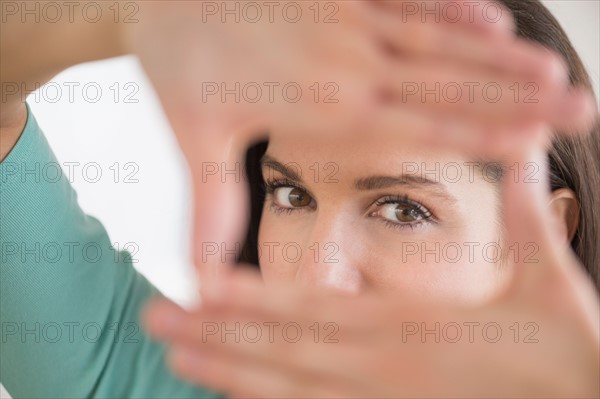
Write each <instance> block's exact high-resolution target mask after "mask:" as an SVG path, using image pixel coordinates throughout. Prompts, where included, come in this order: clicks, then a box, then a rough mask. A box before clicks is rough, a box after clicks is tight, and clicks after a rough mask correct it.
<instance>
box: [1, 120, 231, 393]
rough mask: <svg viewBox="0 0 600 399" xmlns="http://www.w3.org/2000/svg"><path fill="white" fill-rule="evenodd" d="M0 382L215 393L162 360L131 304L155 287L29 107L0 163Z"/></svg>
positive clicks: (13, 387)
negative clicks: (87, 204) (112, 235)
mask: <svg viewBox="0 0 600 399" xmlns="http://www.w3.org/2000/svg"><path fill="white" fill-rule="evenodd" d="M0 245H1V253H0V256H1V259H0V262H1V268H0V282H1V290H0V322H1V340H0V359H1V360H0V373H1V374H0V382H1V383H2V384H3V385H4V386H5V387H6V389H7V390H8V392H9V393H10V394H11V395H12V396H13V397H14V398H20V397H27V398H37V397H44V398H48V397H56V398H58V397H60V398H84V397H85V398H88V397H97V398H199V397H202V398H216V397H219V395H217V394H215V393H212V392H209V391H206V390H202V389H199V388H195V387H193V386H191V385H188V384H186V383H184V382H182V381H180V380H178V379H177V378H176V377H175V376H173V375H172V374H171V373H170V371H169V370H168V369H167V367H166V364H165V350H164V347H163V346H161V345H160V344H158V343H156V342H154V341H151V340H150V338H149V337H148V336H147V335H146V334H145V333H144V331H142V329H141V326H140V321H139V314H140V310H141V308H142V306H143V305H144V304H145V303H146V302H147V300H148V299H149V298H150V297H152V296H155V295H160V294H159V293H158V292H157V290H156V289H155V288H154V287H152V285H151V284H150V283H149V282H148V281H147V280H146V279H145V278H144V277H143V276H141V275H140V274H138V273H137V272H136V270H135V269H134V268H133V267H132V265H131V257H130V256H129V254H128V253H127V252H116V251H115V250H114V249H113V248H112V247H111V241H110V239H109V237H108V235H107V233H106V230H105V229H104V228H103V226H102V224H101V223H100V222H99V221H98V220H97V219H95V218H93V217H90V216H88V215H86V214H85V213H84V212H83V211H82V210H81V208H80V207H79V204H78V203H77V194H76V193H75V191H74V190H73V188H72V187H71V185H70V183H69V182H68V180H67V177H66V176H65V175H64V173H62V172H61V171H60V166H59V164H58V162H57V160H56V158H55V156H54V154H53V152H52V150H51V149H50V147H49V145H48V142H47V140H46V138H45V137H44V135H43V133H42V131H41V129H40V128H39V126H38V124H37V122H36V120H35V118H34V117H33V115H32V114H31V112H30V111H29V109H28V118H27V124H26V126H25V130H24V131H23V133H22V135H21V137H20V139H19V141H18V143H17V144H16V145H15V147H14V148H13V150H12V151H11V153H10V154H9V155H8V156H7V157H6V159H5V160H4V161H3V162H2V164H0Z"/></svg>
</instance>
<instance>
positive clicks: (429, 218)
mask: <svg viewBox="0 0 600 399" xmlns="http://www.w3.org/2000/svg"><path fill="white" fill-rule="evenodd" d="M374 204H375V205H376V206H377V207H382V206H384V205H389V204H395V205H406V206H408V207H411V208H413V209H415V210H416V211H417V212H418V213H419V215H420V216H421V220H418V221H416V222H412V223H396V222H392V221H389V220H387V219H383V218H379V219H380V220H381V221H382V222H383V223H384V224H385V225H386V227H389V228H391V229H397V230H403V229H407V228H410V229H411V230H414V229H415V227H419V226H420V225H422V224H424V223H434V222H436V218H435V216H434V215H433V213H432V212H431V211H430V210H429V209H427V208H426V207H425V206H423V205H422V204H420V203H419V202H416V201H413V200H411V199H410V198H409V197H408V195H388V196H385V197H383V198H381V199H379V200H377V201H375V203H374Z"/></svg>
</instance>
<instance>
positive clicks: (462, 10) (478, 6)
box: [370, 0, 515, 36]
mask: <svg viewBox="0 0 600 399" xmlns="http://www.w3.org/2000/svg"><path fill="white" fill-rule="evenodd" d="M370 3H371V4H372V5H374V6H376V7H379V8H381V9H383V10H385V11H386V12H388V13H389V12H390V11H391V12H394V13H396V14H397V15H399V16H401V17H402V18H401V22H402V23H407V22H408V21H409V20H416V21H421V22H427V21H429V22H435V23H441V24H445V25H452V26H457V27H458V28H462V29H469V30H472V31H474V32H477V33H478V34H486V35H492V36H496V35H500V36H508V35H511V34H513V32H514V31H515V23H514V18H513V17H512V15H511V13H510V12H509V11H508V10H507V9H506V8H505V7H503V6H502V5H501V4H499V3H498V2H496V1H479V2H469V1H429V2H427V3H425V2H420V3H419V2H415V1H403V0H377V1H372V2H370ZM399 22H400V21H399Z"/></svg>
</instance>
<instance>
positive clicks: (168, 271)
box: [28, 0, 600, 305]
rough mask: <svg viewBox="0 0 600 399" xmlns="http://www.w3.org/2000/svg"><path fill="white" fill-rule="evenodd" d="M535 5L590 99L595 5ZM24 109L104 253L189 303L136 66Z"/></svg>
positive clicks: (153, 127)
mask: <svg viewBox="0 0 600 399" xmlns="http://www.w3.org/2000/svg"><path fill="white" fill-rule="evenodd" d="M525 1H526V0H525ZM544 3H545V4H546V6H547V7H548V8H549V9H550V10H551V11H552V12H553V13H554V15H555V16H556V17H557V18H558V20H559V21H560V22H561V24H562V25H563V27H564V28H565V30H566V31H567V33H568V35H569V37H570V38H571V40H572V41H573V43H574V45H575V48H576V49H577V50H578V52H579V54H580V55H581V56H582V58H583V61H584V63H585V65H586V67H587V69H588V71H589V73H590V74H591V76H592V78H593V79H594V88H595V90H596V95H597V96H598V93H599V92H600V86H599V85H600V79H599V77H600V1H599V0H564V1H544ZM28 102H29V104H30V106H31V108H32V110H33V112H34V114H35V116H36V118H37V120H38V122H39V124H40V126H41V127H42V129H43V130H44V132H45V133H46V136H47V137H48V140H49V141H50V145H51V146H52V148H53V149H54V152H55V153H56V155H57V157H58V160H59V163H60V164H61V165H62V166H63V169H64V170H65V173H67V175H68V176H69V177H70V179H71V181H72V183H73V185H74V187H75V189H76V190H77V192H78V194H79V202H80V204H81V206H82V208H83V209H84V210H85V211H86V212H87V213H88V214H90V215H92V216H94V217H96V218H98V219H100V221H101V222H102V223H103V224H104V226H105V227H106V229H107V230H108V233H109V236H110V237H111V240H112V242H113V246H114V247H115V248H117V249H126V250H128V251H130V252H131V253H132V254H133V256H134V259H135V260H136V263H135V267H136V268H137V269H138V270H139V271H140V272H141V273H142V274H143V275H145V276H146V277H147V278H148V279H149V280H150V281H151V282H152V283H153V284H154V285H156V286H157V287H158V288H159V289H160V290H161V291H162V292H163V293H164V294H165V295H167V296H168V297H170V298H172V299H173V300H175V301H177V302H179V303H180V304H183V305H189V304H191V303H193V301H194V300H195V298H196V289H197V287H196V284H195V283H196V278H195V275H194V273H193V270H192V266H191V263H190V257H189V254H190V246H189V242H188V237H189V231H190V223H189V222H190V210H191V206H190V199H189V188H188V175H187V172H186V169H185V164H184V162H183V159H182V157H181V155H180V153H179V150H178V147H177V143H176V142H175V139H174V137H173V135H172V134H171V133H170V128H169V125H168V123H167V121H166V119H165V117H164V114H163V113H162V111H161V109H160V105H159V102H158V100H157V98H156V96H155V93H154V92H153V90H152V87H151V85H150V84H149V82H148V81H147V79H146V77H145V75H144V73H143V71H142V69H141V68H140V66H139V65H138V63H137V62H136V60H135V59H134V58H133V57H121V58H118V59H114V60H110V61H103V62H97V63H90V64H85V65H80V66H77V67H74V68H71V69H69V70H67V71H65V72H64V73H62V74H60V75H59V76H57V77H55V78H54V79H53V80H52V82H51V83H50V84H49V85H48V86H46V87H45V88H43V89H42V90H39V91H38V92H36V93H34V94H32V95H31V96H30V97H29V99H28ZM69 171H70V173H68V172H69Z"/></svg>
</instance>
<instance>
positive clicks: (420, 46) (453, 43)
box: [377, 14, 568, 84]
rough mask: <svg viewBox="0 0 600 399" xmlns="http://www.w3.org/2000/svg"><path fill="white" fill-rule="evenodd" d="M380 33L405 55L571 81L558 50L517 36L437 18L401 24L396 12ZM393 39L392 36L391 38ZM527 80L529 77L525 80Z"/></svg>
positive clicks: (383, 21) (385, 18)
mask: <svg viewBox="0 0 600 399" xmlns="http://www.w3.org/2000/svg"><path fill="white" fill-rule="evenodd" d="M378 22H379V24H378V25H377V26H378V32H379V34H380V35H381V36H382V37H385V38H386V39H385V40H388V41H390V44H389V45H390V46H391V47H392V48H393V49H394V50H395V51H396V52H397V53H398V54H400V55H401V56H402V58H411V57H426V58H429V59H433V60H438V61H441V60H446V61H448V60H452V61H453V62H455V63H464V64H473V65H479V66H482V67H487V68H493V69H496V70H499V71H506V72H510V73H518V74H522V75H523V77H524V78H529V77H531V76H539V77H540V78H541V79H542V80H543V82H560V83H563V84H566V83H567V82H568V71H567V67H566V64H565V63H564V62H563V61H562V59H561V58H560V57H559V56H558V55H557V54H555V53H554V52H552V51H550V50H548V49H546V48H544V47H543V46H541V45H538V44H533V43H530V42H527V41H525V40H522V39H518V38H516V37H515V36H514V35H511V36H509V37H503V36H502V37H488V36H481V35H477V34H473V32H468V31H464V30H459V29H448V26H447V25H445V24H440V23H436V22H435V21H428V22H425V23H424V22H422V21H421V20H418V19H417V20H408V21H407V22H406V23H398V21H397V17H396V16H395V15H393V14H388V15H382V16H380V17H379V20H378ZM389 38H392V39H389ZM525 80H527V79H525Z"/></svg>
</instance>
